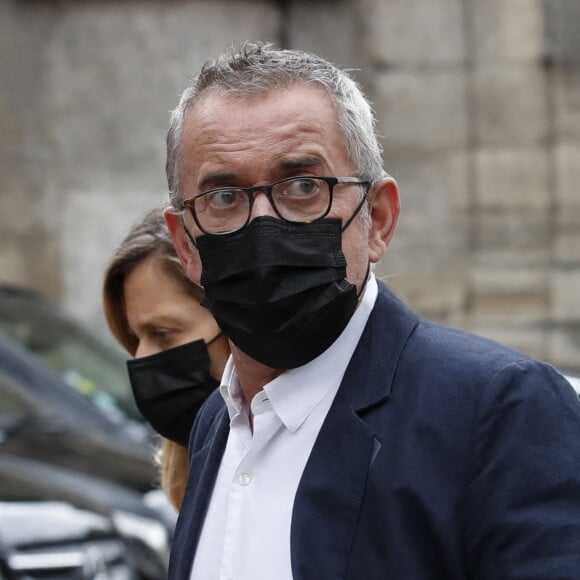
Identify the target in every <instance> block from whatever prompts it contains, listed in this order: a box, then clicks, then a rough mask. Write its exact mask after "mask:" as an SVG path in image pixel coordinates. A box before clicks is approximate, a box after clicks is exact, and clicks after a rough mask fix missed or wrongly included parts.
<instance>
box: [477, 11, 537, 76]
mask: <svg viewBox="0 0 580 580" xmlns="http://www.w3.org/2000/svg"><path fill="white" fill-rule="evenodd" d="M542 3H543V0H485V1H484V2H481V1H477V0H475V1H472V2H471V3H470V7H471V11H470V13H469V14H470V16H471V26H472V28H473V31H474V35H473V46H474V56H475V62H478V63H485V64H489V63H506V62H534V61H540V59H541V57H542V54H543V49H544V42H543V40H544V38H543V10H542Z"/></svg>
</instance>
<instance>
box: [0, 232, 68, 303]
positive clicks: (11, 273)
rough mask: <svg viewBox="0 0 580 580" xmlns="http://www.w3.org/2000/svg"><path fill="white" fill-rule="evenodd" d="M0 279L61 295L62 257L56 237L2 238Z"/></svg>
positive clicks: (3, 281) (45, 292)
mask: <svg viewBox="0 0 580 580" xmlns="http://www.w3.org/2000/svg"><path fill="white" fill-rule="evenodd" d="M0 244H1V246H2V252H0V282H1V283H8V284H14V285H17V286H23V287H25V288H32V289H35V290H38V291H40V292H42V293H43V294H45V295H47V296H49V297H50V298H52V299H58V298H59V297H60V296H61V290H62V286H61V274H62V269H61V256H60V251H59V250H60V248H59V246H58V243H57V240H55V238H54V237H53V236H47V235H42V234H37V235H36V236H35V237H28V236H26V235H23V233H22V232H21V233H20V235H14V236H10V237H4V236H2V237H0Z"/></svg>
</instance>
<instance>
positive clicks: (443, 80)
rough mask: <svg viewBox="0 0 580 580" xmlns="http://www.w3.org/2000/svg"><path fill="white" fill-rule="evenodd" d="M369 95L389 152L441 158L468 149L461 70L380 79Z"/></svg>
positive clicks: (401, 73) (390, 75)
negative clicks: (445, 153) (450, 151)
mask: <svg viewBox="0 0 580 580" xmlns="http://www.w3.org/2000/svg"><path fill="white" fill-rule="evenodd" d="M372 91H373V92H372V95H371V96H372V99H373V100H374V103H375V108H376V112H377V117H378V126H379V132H380V134H381V135H383V136H384V138H385V139H386V142H387V144H388V148H389V150H395V151H398V152H401V151H404V152H407V154H409V153H410V152H409V150H411V151H412V152H414V153H416V154H419V153H420V152H421V151H425V150H426V151H431V152H439V153H441V152H443V151H444V150H446V149H462V148H464V147H465V146H466V144H467V98H466V86H465V77H464V75H463V73H462V72H461V71H460V70H454V69H450V70H430V71H424V72H422V73H420V74H419V73H415V72H411V71H393V72H390V73H383V74H378V75H377V76H376V79H375V82H374V84H373V87H372Z"/></svg>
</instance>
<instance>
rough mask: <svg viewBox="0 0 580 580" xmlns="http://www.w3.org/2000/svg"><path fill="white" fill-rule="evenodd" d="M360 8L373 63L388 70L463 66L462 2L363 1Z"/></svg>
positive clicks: (365, 44)
mask: <svg viewBox="0 0 580 580" xmlns="http://www.w3.org/2000/svg"><path fill="white" fill-rule="evenodd" d="M358 5H359V14H360V18H361V20H362V29H363V34H362V38H363V46H364V50H365V52H366V53H367V54H368V57H369V59H370V60H371V62H373V63H376V64H379V65H382V66H386V67H391V66H392V67H400V66H402V67H409V66H411V67H412V66H424V65H459V64H461V63H463V61H464V59H465V50H464V29H463V7H462V1H461V0H437V1H436V2H433V0H382V1H377V0H363V1H360V2H359V3H358Z"/></svg>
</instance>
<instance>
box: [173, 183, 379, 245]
mask: <svg viewBox="0 0 580 580" xmlns="http://www.w3.org/2000/svg"><path fill="white" fill-rule="evenodd" d="M298 179H320V180H322V181H324V182H326V184H327V185H328V206H327V207H326V210H325V211H324V213H323V214H322V215H321V216H318V217H317V218H315V219H313V220H311V221H309V222H303V221H296V220H289V219H287V218H285V217H284V216H283V215H282V214H281V213H280V212H279V211H278V208H277V207H276V203H275V202H274V198H273V197H272V189H273V188H274V187H276V186H277V185H278V184H280V183H284V182H286V181H293V180H298ZM343 183H346V184H350V185H362V186H364V187H365V188H366V189H365V191H364V193H363V196H362V200H361V203H360V206H362V203H364V200H365V198H366V196H367V195H368V193H369V190H370V187H371V185H372V183H371V182H370V181H360V180H359V178H358V177H330V176H322V175H296V176H292V177H285V178H284V179H278V180H277V181H274V182H273V183H270V184H265V185H256V186H254V187H214V188H212V189H208V190H207V191H203V192H201V193H199V194H198V195H196V196H194V197H192V198H190V199H185V200H183V202H182V204H181V212H182V213H183V212H185V210H186V209H188V210H189V211H190V213H191V215H192V217H193V220H194V221H195V223H196V224H197V227H198V228H199V229H200V230H201V231H202V232H203V233H204V234H205V235H208V236H223V235H227V234H231V233H233V232H239V231H240V230H242V229H244V228H245V227H246V226H247V225H248V224H249V223H250V221H251V218H252V208H253V207H254V200H255V199H256V196H255V193H256V192H258V191H263V192H265V193H266V197H267V198H268V201H269V202H270V205H271V206H272V208H273V209H274V211H275V212H276V214H277V215H278V217H279V218H280V219H281V220H282V221H284V222H287V223H294V224H296V223H315V222H317V221H320V220H322V219H324V218H325V217H326V216H327V215H328V213H329V212H330V210H331V208H332V202H333V201H334V198H333V195H334V187H335V186H336V185H339V184H343ZM218 191H243V192H244V193H246V195H247V196H248V199H249V202H250V204H249V209H248V217H247V218H246V221H245V222H244V223H243V224H242V225H241V226H240V227H239V228H236V229H233V230H228V231H225V232H208V231H207V230H205V229H204V228H203V226H202V225H201V223H200V222H199V219H198V217H197V212H196V211H195V202H196V200H198V199H199V198H201V197H205V196H206V195H209V194H211V193H216V192H218ZM358 209H360V208H357V210H358ZM184 227H186V226H185V223H184Z"/></svg>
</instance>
